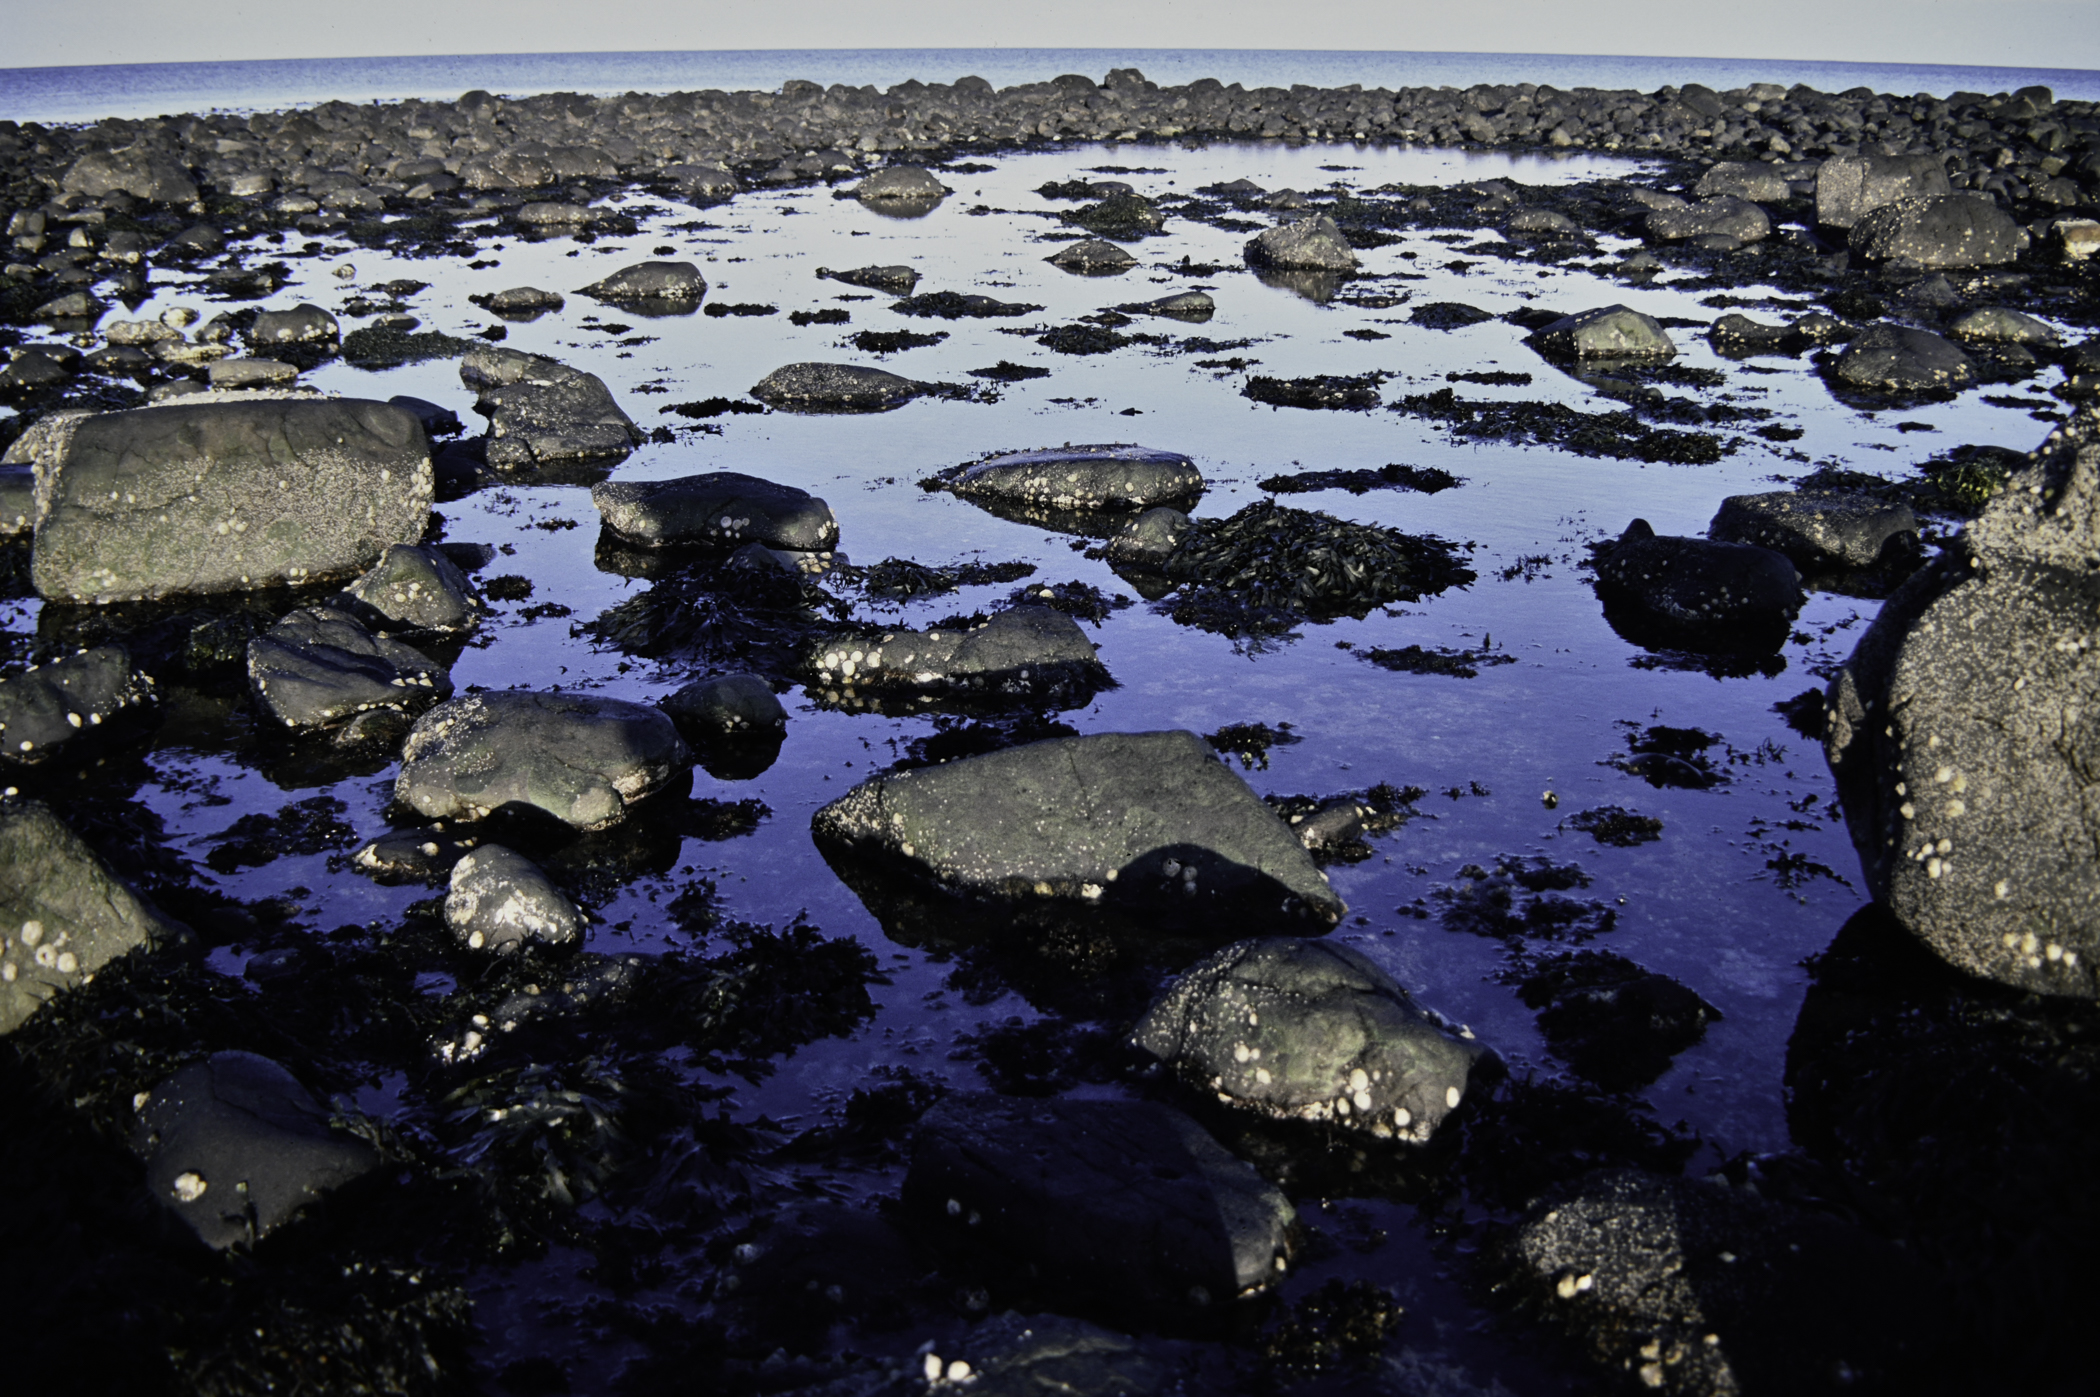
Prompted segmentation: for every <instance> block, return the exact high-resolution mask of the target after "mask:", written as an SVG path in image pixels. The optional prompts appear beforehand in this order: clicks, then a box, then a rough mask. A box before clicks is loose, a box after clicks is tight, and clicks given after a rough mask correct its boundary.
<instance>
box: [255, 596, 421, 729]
mask: <svg viewBox="0 0 2100 1397" xmlns="http://www.w3.org/2000/svg"><path fill="white" fill-rule="evenodd" d="M248 687H249V689H250V691H251V692H252V693H253V694H254V695H255V701H256V703H257V705H258V706H260V707H261V708H262V709H263V710H264V711H265V712H267V713H268V714H269V715H270V716H271V717H273V718H275V719H276V720H277V721H278V722H280V723H282V724H284V725H285V726H286V727H288V728H323V727H330V726H333V725H334V724H336V723H341V722H344V721H346V720H348V719H351V718H355V717H356V716H357V715H358V714H360V713H368V712H371V711H373V710H375V709H391V710H393V711H394V712H397V713H413V712H416V711H418V710H419V709H422V708H426V707H428V706H429V705H430V704H432V703H435V702H437V701H438V700H440V699H444V698H449V697H450V696H451V694H452V680H451V678H450V677H449V676H447V675H446V673H445V670H444V667H443V666H442V665H439V664H437V663H435V662H434V661H432V660H431V659H430V657H429V656H427V655H425V654H424V653H423V652H422V651H420V650H418V649H416V648H415V647H414V646H410V645H403V644H402V643H401V642H400V641H398V640H389V639H387V638H386V637H385V636H377V635H374V634H372V632H371V631H369V630H367V629H366V628H365V625H364V623H363V622H362V621H359V620H358V619H357V618H356V617H355V616H352V615H351V614H350V613H349V612H347V611H341V610H338V609H336V608H335V607H332V606H310V607H301V608H300V609H299V610H297V611H294V612H292V613H291V614H290V615H288V616H286V617H285V618H284V619H283V620H282V621H279V622H278V623H277V624H276V625H275V626H272V627H271V628H270V630H269V631H268V633H267V634H264V635H259V636H257V637H256V638H255V639H253V640H251V641H249V642H248Z"/></svg>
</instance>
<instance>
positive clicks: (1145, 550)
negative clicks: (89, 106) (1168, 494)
mask: <svg viewBox="0 0 2100 1397" xmlns="http://www.w3.org/2000/svg"><path fill="white" fill-rule="evenodd" d="M1188 531H1189V517H1188V515H1187V514H1185V513H1183V512H1182V511H1181V510H1178V509H1173V508H1170V507H1168V506H1166V505H1161V506H1159V507H1157V508H1155V509H1148V510H1146V511H1145V512H1144V513H1143V514H1140V515H1139V516H1138V517H1137V518H1135V519H1133V520H1131V521H1130V522H1129V523H1128V524H1126V525H1124V526H1123V530H1122V532H1121V533H1118V534H1117V535H1115V537H1113V538H1111V539H1109V541H1108V544H1107V546H1106V547H1104V548H1103V549H1102V556H1103V557H1104V558H1106V559H1107V560H1108V564H1109V566H1110V567H1115V568H1135V569H1140V570H1145V571H1152V572H1163V571H1165V569H1166V566H1167V560H1168V559H1170V558H1172V557H1173V556H1174V551H1175V550H1176V549H1178V548H1180V547H1181V541H1182V539H1183V538H1184V537H1186V536H1187V534H1188Z"/></svg>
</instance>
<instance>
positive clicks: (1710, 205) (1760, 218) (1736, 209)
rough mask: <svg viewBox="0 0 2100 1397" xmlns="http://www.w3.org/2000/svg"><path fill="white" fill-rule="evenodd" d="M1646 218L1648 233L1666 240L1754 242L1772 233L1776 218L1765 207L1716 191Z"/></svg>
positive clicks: (1659, 210) (1658, 210) (1656, 211)
mask: <svg viewBox="0 0 2100 1397" xmlns="http://www.w3.org/2000/svg"><path fill="white" fill-rule="evenodd" d="M1646 221H1647V227H1648V236H1649V237H1651V238H1655V239H1658V240H1660V241H1662V242H1679V241H1682V240H1683V239H1685V238H1708V237H1724V238H1734V239H1735V240H1736V241H1737V242H1739V243H1754V242H1758V241H1760V240H1762V239H1763V238H1766V237H1768V236H1770V234H1771V232H1772V220H1771V219H1770V218H1769V217H1767V216H1766V214H1765V211H1764V210H1763V209H1761V208H1759V207H1758V206H1757V205H1755V204H1753V203H1751V202H1750V201H1748V200H1747V199H1739V198H1737V197H1736V196H1735V195H1733V194H1716V195H1714V196H1713V197H1712V198H1707V199H1701V200H1700V201H1699V202H1698V203H1696V204H1687V205H1686V206H1685V207H1683V208H1681V209H1657V210H1655V212H1653V213H1651V214H1649V215H1648V218H1647V220H1646Z"/></svg>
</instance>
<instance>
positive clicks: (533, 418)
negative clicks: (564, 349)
mask: <svg viewBox="0 0 2100 1397" xmlns="http://www.w3.org/2000/svg"><path fill="white" fill-rule="evenodd" d="M459 376H460V379H461V380H462V381H463V382H464V383H465V384H466V385H467V386H468V387H469V388H472V389H473V390H474V391H475V394H476V398H475V403H474V410H475V411H476V412H479V413H481V414H482V415H483V416H485V417H487V418H488V419H489V444H488V463H489V464H490V465H491V466H493V467H495V468H496V469H498V470H518V469H524V468H530V467H533V466H545V465H557V464H563V463H569V462H576V461H618V460H621V459H624V458H625V457H626V456H627V455H629V454H630V453H631V452H632V451H633V450H634V448H635V447H637V446H639V445H640V444H641V441H642V432H641V429H640V428H638V427H636V426H635V425H634V420H633V419H632V418H630V417H629V416H628V415H627V414H626V413H625V412H623V411H622V410H621V408H620V404H619V402H618V401H617V400H616V399H615V398H614V397H613V395H612V390H611V389H609V388H607V387H606V386H605V381H604V380H603V379H601V378H599V377H598V376H597V375H596V374H591V373H585V372H583V371H582V370H581V369H574V368H571V367H569V366H568V365H567V364H564V363H561V362H560V361H558V360H554V359H547V358H543V357H541V356H540V355H537V354H522V353H520V352H518V351H517V350H514V349H473V350H469V351H468V352H467V353H466V355H464V356H463V357H462V358H461V359H460V361H459Z"/></svg>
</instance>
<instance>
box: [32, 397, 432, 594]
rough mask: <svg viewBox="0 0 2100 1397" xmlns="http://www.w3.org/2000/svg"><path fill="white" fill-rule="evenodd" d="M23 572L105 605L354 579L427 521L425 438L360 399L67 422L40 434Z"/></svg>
mask: <svg viewBox="0 0 2100 1397" xmlns="http://www.w3.org/2000/svg"><path fill="white" fill-rule="evenodd" d="M35 461H36V469H37V477H38V481H39V488H38V492H37V494H38V500H39V513H38V519H37V522H36V545H35V549H34V551H33V553H32V555H31V562H30V576H31V578H32V579H33V580H34V582H35V584H36V588H37V591H38V592H39V593H41V594H42V595H43V596H44V597H45V598H47V599H50V600H59V601H85V602H97V603H103V602H111V601H123V600H138V599H142V598H155V597H165V596H170V595H174V594H178V593H185V592H228V591H246V590H250V589H253V588H260V587H268V586H282V585H286V584H300V583H308V582H317V581H322V580H325V579H327V578H330V577H348V576H353V575H355V574H356V573H359V572H362V571H363V570H364V569H365V568H367V567H369V566H371V564H372V563H373V561H374V560H375V559H377V558H378V557H379V555H380V553H381V552H382V551H383V550H384V549H385V548H386V547H387V546H388V545H389V544H394V543H413V542H415V541H416V540H418V539H420V538H421V537H422V536H423V531H424V529H425V528H426V527H427V526H428V523H429V516H430V503H431V499H432V494H433V491H434V488H435V487H434V483H433V480H432V476H431V467H430V440H429V438H428V437H427V436H425V435H424V432H423V425H422V423H420V422H418V421H417V420H416V418H415V416H414V415H413V414H411V413H409V412H407V411H405V410H403V409H401V408H398V407H395V406H393V405H391V404H388V403H376V402H367V401H361V400H358V399H354V398H335V399H312V398H275V397H272V398H257V399H253V400H246V401H215V402H209V403H200V404H196V405H174V406H168V407H150V408H139V409H135V410H132V411H129V412H112V413H104V414H102V415H100V416H91V417H81V418H71V419H68V420H66V421H65V422H64V423H62V424H60V426H59V427H57V428H56V429H54V430H53V431H52V432H50V433H48V434H46V435H45V436H43V437H41V438H40V439H39V442H38V444H37V446H36V448H35Z"/></svg>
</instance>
